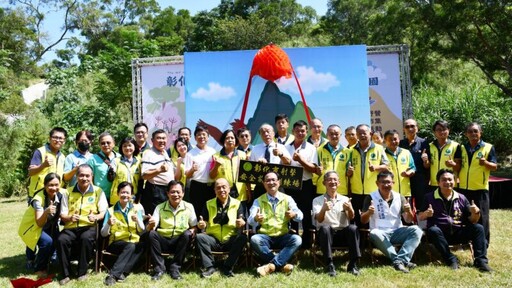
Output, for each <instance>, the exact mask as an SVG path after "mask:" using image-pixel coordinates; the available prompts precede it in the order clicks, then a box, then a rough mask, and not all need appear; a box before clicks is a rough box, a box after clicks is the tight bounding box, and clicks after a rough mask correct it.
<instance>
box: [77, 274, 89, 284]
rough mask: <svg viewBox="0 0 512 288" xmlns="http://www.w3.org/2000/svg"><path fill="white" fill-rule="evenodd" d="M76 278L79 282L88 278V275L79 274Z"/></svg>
mask: <svg viewBox="0 0 512 288" xmlns="http://www.w3.org/2000/svg"><path fill="white" fill-rule="evenodd" d="M76 280H78V281H79V282H82V281H85V280H87V275H82V276H78V278H77V279H76Z"/></svg>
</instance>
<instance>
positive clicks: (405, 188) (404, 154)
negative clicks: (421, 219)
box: [386, 147, 412, 197]
mask: <svg viewBox="0 0 512 288" xmlns="http://www.w3.org/2000/svg"><path fill="white" fill-rule="evenodd" d="M397 150H398V155H397V157H396V159H395V156H394V155H393V154H391V153H390V152H389V151H388V150H386V153H387V154H388V159H389V170H391V172H392V173H393V175H394V176H395V177H394V180H395V184H394V185H393V191H396V192H398V193H400V194H402V195H403V196H404V197H411V178H409V177H403V176H402V172H405V171H407V169H408V168H409V163H410V162H411V158H412V155H411V152H409V150H407V149H402V148H400V147H398V148H397Z"/></svg>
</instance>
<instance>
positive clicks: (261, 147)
mask: <svg viewBox="0 0 512 288" xmlns="http://www.w3.org/2000/svg"><path fill="white" fill-rule="evenodd" d="M276 147H277V148H278V149H279V151H281V153H283V157H288V158H289V159H292V157H291V156H290V153H288V151H287V150H286V147H284V145H283V144H277V143H274V142H271V143H270V144H268V147H267V144H265V143H261V144H258V145H256V146H254V148H253V149H252V151H251V156H250V157H249V161H258V160H260V159H265V151H266V150H267V149H269V152H270V163H271V164H282V161H281V157H279V156H275V155H274V153H273V152H272V151H273V150H274V148H276Z"/></svg>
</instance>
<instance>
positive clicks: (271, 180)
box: [265, 178, 279, 183]
mask: <svg viewBox="0 0 512 288" xmlns="http://www.w3.org/2000/svg"><path fill="white" fill-rule="evenodd" d="M277 181H279V180H277V179H274V178H270V179H265V182H266V183H271V182H277Z"/></svg>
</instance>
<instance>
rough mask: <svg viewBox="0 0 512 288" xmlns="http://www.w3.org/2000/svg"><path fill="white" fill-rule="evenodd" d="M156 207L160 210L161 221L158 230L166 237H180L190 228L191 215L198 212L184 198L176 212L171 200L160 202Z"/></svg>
mask: <svg viewBox="0 0 512 288" xmlns="http://www.w3.org/2000/svg"><path fill="white" fill-rule="evenodd" d="M155 209H156V210H158V211H160V223H159V225H158V228H157V232H158V234H160V235H162V236H163V237H166V238H173V237H175V236H176V237H178V236H180V235H181V234H183V232H185V231H186V230H187V229H188V228H190V227H189V225H188V222H189V219H190V217H192V214H195V213H196V212H195V211H194V206H192V204H190V203H188V202H185V201H183V200H182V201H181V203H180V204H179V205H178V209H177V210H176V211H175V212H174V213H173V212H172V210H171V205H170V204H169V201H165V202H163V203H160V204H158V206H156V208H155ZM175 213H176V214H175Z"/></svg>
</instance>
